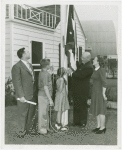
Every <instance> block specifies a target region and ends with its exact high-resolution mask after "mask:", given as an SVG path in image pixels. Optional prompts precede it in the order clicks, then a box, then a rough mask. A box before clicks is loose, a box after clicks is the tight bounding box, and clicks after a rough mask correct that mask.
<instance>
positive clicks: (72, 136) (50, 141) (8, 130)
mask: <svg viewBox="0 0 122 150" xmlns="http://www.w3.org/2000/svg"><path fill="white" fill-rule="evenodd" d="M107 85H108V86H116V85H117V79H107ZM52 116H53V117H52V122H53V124H54V122H55V118H56V114H55V112H53V113H52ZM72 121H73V110H72V109H70V110H69V125H70V124H71V123H72ZM17 127H18V109H17V106H8V107H6V108H5V144H23V145H24V144H31V145H32V144H33V145H34V144H37V145H38V144H39V145H117V110H114V109H108V111H107V115H106V128H107V131H106V133H105V134H101V135H97V134H94V133H92V132H91V130H92V129H94V128H95V127H96V119H95V118H93V116H91V115H88V123H87V126H86V127H85V128H80V127H73V126H69V131H68V132H65V133H60V134H59V133H48V134H47V135H39V136H34V135H33V136H29V135H25V137H24V138H22V139H20V138H18V137H16V136H15V131H16V130H17Z"/></svg>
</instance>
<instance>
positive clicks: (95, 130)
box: [92, 128, 100, 132]
mask: <svg viewBox="0 0 122 150" xmlns="http://www.w3.org/2000/svg"><path fill="white" fill-rule="evenodd" d="M99 129H100V128H95V129H93V130H92V132H97V131H98V130H99Z"/></svg>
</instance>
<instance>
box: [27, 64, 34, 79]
mask: <svg viewBox="0 0 122 150" xmlns="http://www.w3.org/2000/svg"><path fill="white" fill-rule="evenodd" d="M27 65H28V69H29V71H30V73H31V75H32V77H33V82H34V75H33V71H32V69H31V66H30V64H29V63H28V62H27Z"/></svg>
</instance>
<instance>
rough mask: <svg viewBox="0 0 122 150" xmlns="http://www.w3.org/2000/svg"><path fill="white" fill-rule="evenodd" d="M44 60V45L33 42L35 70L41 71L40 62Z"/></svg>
mask: <svg viewBox="0 0 122 150" xmlns="http://www.w3.org/2000/svg"><path fill="white" fill-rule="evenodd" d="M42 58H43V43H42V42H37V41H32V65H33V68H34V70H36V69H40V60H41V59H42Z"/></svg>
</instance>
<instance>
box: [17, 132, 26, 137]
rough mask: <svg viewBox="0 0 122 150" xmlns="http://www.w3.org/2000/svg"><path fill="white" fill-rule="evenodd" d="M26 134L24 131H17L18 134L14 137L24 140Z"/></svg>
mask: <svg viewBox="0 0 122 150" xmlns="http://www.w3.org/2000/svg"><path fill="white" fill-rule="evenodd" d="M26 134H27V133H26V131H19V133H16V136H17V137H18V138H24V136H25V135H26Z"/></svg>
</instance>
